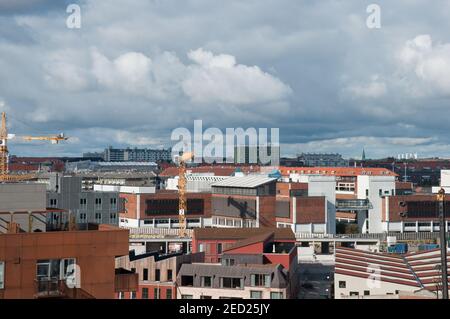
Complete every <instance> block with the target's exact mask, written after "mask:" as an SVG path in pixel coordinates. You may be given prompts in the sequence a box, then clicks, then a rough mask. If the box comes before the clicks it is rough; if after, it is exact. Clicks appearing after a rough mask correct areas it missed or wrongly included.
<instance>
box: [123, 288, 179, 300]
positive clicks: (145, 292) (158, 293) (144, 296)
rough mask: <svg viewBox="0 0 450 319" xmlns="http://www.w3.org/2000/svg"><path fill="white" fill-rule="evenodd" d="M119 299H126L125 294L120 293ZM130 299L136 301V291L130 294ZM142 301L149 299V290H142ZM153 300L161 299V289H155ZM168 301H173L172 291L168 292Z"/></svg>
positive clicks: (168, 290)
mask: <svg viewBox="0 0 450 319" xmlns="http://www.w3.org/2000/svg"><path fill="white" fill-rule="evenodd" d="M119 299H125V293H124V292H119ZM130 299H136V291H132V292H131V293H130ZM141 299H149V290H148V288H142V291H141ZM153 299H161V288H154V289H153ZM166 299H172V289H167V290H166Z"/></svg>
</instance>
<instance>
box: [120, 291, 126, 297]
mask: <svg viewBox="0 0 450 319" xmlns="http://www.w3.org/2000/svg"><path fill="white" fill-rule="evenodd" d="M119 299H125V293H124V292H122V291H120V292H119Z"/></svg>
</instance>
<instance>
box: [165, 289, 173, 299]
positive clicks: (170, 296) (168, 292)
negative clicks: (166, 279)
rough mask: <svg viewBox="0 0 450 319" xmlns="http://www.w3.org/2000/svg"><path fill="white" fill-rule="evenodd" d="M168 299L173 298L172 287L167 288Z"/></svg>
mask: <svg viewBox="0 0 450 319" xmlns="http://www.w3.org/2000/svg"><path fill="white" fill-rule="evenodd" d="M166 299H172V289H167V290H166Z"/></svg>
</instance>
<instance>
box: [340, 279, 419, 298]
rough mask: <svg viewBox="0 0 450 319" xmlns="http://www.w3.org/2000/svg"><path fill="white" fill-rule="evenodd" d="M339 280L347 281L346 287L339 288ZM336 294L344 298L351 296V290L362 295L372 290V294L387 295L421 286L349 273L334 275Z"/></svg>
mask: <svg viewBox="0 0 450 319" xmlns="http://www.w3.org/2000/svg"><path fill="white" fill-rule="evenodd" d="M339 281H345V283H346V288H339ZM334 287H335V288H334V296H335V299H342V298H343V297H346V296H350V292H358V293H359V295H360V296H364V291H370V294H371V295H380V296H383V295H387V294H388V293H389V294H394V295H395V293H396V291H397V290H398V291H416V290H419V289H420V287H414V286H408V285H401V284H396V283H390V282H385V281H372V280H369V279H367V278H358V277H352V276H348V275H342V274H335V275H334Z"/></svg>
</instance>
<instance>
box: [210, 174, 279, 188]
mask: <svg viewBox="0 0 450 319" xmlns="http://www.w3.org/2000/svg"><path fill="white" fill-rule="evenodd" d="M276 180H277V179H276V178H270V177H265V176H243V177H241V176H233V177H229V178H226V179H224V180H223V181H220V182H217V183H214V184H212V186H213V187H239V188H255V187H258V186H261V185H265V184H268V183H271V182H275V181H276Z"/></svg>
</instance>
